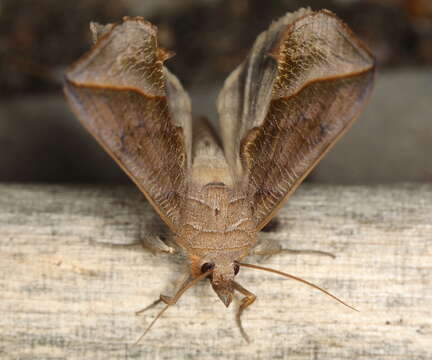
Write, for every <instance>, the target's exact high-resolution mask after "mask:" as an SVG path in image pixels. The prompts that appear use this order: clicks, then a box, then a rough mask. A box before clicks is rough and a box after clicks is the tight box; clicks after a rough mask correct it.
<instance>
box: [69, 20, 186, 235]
mask: <svg viewBox="0 0 432 360" xmlns="http://www.w3.org/2000/svg"><path fill="white" fill-rule="evenodd" d="M92 31H93V36H94V40H95V42H96V43H95V45H94V46H93V48H92V50H91V51H90V52H89V53H88V54H87V55H86V56H84V57H83V58H82V59H81V60H80V61H78V62H77V63H76V64H75V65H74V66H72V68H71V69H69V70H68V71H67V73H66V79H65V86H64V91H65V94H66V97H67V99H68V101H69V104H70V105H71V107H72V109H73V110H74V112H75V114H76V115H77V116H78V118H79V119H80V120H81V122H82V123H83V125H84V126H85V127H86V128H87V129H88V130H89V131H90V133H91V134H92V135H93V136H94V137H95V138H96V140H97V141H98V142H99V143H100V144H101V145H102V146H103V147H104V148H105V150H106V151H107V152H108V153H109V154H110V155H111V156H112V157H113V158H114V160H115V161H116V162H117V163H118V164H119V165H120V166H121V167H122V168H123V170H124V171H125V172H126V173H127V174H128V175H129V176H130V177H131V179H132V180H133V181H134V182H135V183H136V184H137V186H138V187H139V188H140V189H141V191H142V192H143V193H144V194H145V196H146V197H147V199H148V200H149V202H150V203H151V204H152V206H153V207H154V208H155V210H156V211H157V212H158V213H159V215H160V216H161V218H162V219H163V220H164V221H165V223H166V224H167V225H168V226H169V227H170V228H171V229H172V230H173V231H176V228H177V227H178V225H179V224H178V222H179V217H180V214H179V213H180V204H181V201H182V192H183V191H184V186H185V178H186V175H187V172H188V168H189V163H190V161H191V159H190V158H191V105H190V100H189V97H188V95H187V94H186V92H185V91H184V90H183V88H182V86H181V84H180V82H179V81H178V80H177V78H176V77H175V76H174V75H172V74H171V73H170V72H169V71H168V70H167V69H166V68H165V67H164V66H163V61H164V60H165V59H166V58H167V57H168V56H169V53H167V52H166V51H164V50H163V49H161V48H159V47H158V44H157V29H156V27H155V26H153V25H152V24H150V23H149V22H146V21H145V20H143V19H142V18H125V19H124V21H123V23H122V24H118V25H115V24H108V25H105V26H103V25H98V24H92Z"/></svg>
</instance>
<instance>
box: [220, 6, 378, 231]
mask: <svg viewBox="0 0 432 360" xmlns="http://www.w3.org/2000/svg"><path fill="white" fill-rule="evenodd" d="M373 77H374V60H373V57H372V56H371V54H370V53H369V51H368V50H367V49H366V48H365V47H364V46H363V45H362V43H361V42H360V41H359V40H358V39H357V38H356V37H355V36H354V35H353V34H352V32H351V31H350V30H349V29H348V27H347V26H346V25H345V24H344V23H342V21H340V20H339V19H338V18H337V17H336V16H335V15H333V14H332V13H330V12H329V11H325V10H324V11H320V12H313V11H311V10H308V9H302V10H299V11H297V12H295V13H292V14H287V15H286V16H284V17H283V18H281V19H280V20H278V21H277V22H275V23H274V24H272V26H271V27H270V28H269V29H268V30H267V31H266V32H264V33H262V34H261V35H260V36H259V37H258V38H257V40H256V42H255V44H254V46H253V48H252V51H251V53H250V54H249V56H248V58H247V59H246V61H245V62H244V63H242V64H241V65H240V66H239V67H238V68H237V69H236V70H235V71H234V72H233V73H232V74H231V75H230V76H229V77H228V79H227V80H226V82H225V85H224V88H223V90H222V91H221V93H220V95H219V98H218V111H219V118H220V122H221V130H222V140H223V145H224V151H225V156H226V158H227V161H228V163H229V165H230V168H231V171H232V173H233V176H234V178H235V179H236V180H237V182H239V183H240V184H241V185H240V186H243V187H246V188H247V190H248V192H249V194H250V196H251V197H252V199H253V201H254V207H255V219H256V222H257V228H258V229H261V228H262V227H263V226H264V225H265V224H266V223H267V222H268V221H269V220H270V219H271V218H272V216H274V212H275V211H276V210H277V209H278V208H279V207H280V206H281V205H282V204H283V202H284V201H285V200H286V199H287V198H288V197H289V195H290V194H291V193H292V192H293V191H294V190H295V189H296V187H297V186H298V185H299V184H300V183H301V181H302V180H303V179H304V178H305V176H306V175H307V174H308V173H309V172H310V171H311V170H312V169H313V167H314V166H315V165H316V163H317V162H318V161H319V160H320V159H321V157H322V156H323V155H324V154H325V153H326V152H327V151H328V150H329V149H330V147H331V146H332V145H333V144H334V143H335V142H336V140H337V139H338V138H339V137H340V136H341V135H342V134H343V133H344V132H345V131H346V130H347V129H348V127H349V126H350V125H351V124H352V122H353V120H354V119H355V118H356V117H357V116H358V115H359V113H360V111H361V109H362V107H363V105H364V103H365V101H366V99H367V97H368V95H369V93H370V90H371V88H372V83H373Z"/></svg>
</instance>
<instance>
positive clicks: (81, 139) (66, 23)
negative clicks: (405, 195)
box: [0, 0, 432, 183]
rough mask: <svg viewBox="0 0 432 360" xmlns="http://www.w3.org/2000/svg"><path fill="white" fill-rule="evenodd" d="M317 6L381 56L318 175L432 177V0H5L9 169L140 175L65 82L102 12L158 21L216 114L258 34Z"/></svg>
mask: <svg viewBox="0 0 432 360" xmlns="http://www.w3.org/2000/svg"><path fill="white" fill-rule="evenodd" d="M305 6H310V7H312V9H314V10H318V9H321V8H327V9H330V10H332V11H334V12H335V13H336V14H337V15H338V16H339V17H341V18H342V19H343V20H344V21H345V22H347V23H348V24H349V25H350V27H352V29H353V30H354V32H355V33H356V34H357V35H358V36H360V37H361V38H362V39H363V40H364V41H365V42H366V43H367V44H368V45H369V47H370V48H371V50H372V51H373V53H374V54H375V56H376V58H377V62H378V66H379V71H378V76H377V82H376V87H375V90H374V93H373V94H372V99H371V102H370V104H369V106H368V108H367V109H366V111H365V114H364V115H363V116H362V118H361V119H360V120H359V122H358V123H357V124H356V125H355V126H354V127H353V128H352V130H351V131H350V132H349V134H348V135H347V136H346V137H344V139H342V141H341V142H340V143H339V144H338V145H337V146H336V147H335V148H334V150H332V151H331V152H330V154H329V155H328V156H327V157H326V158H325V159H324V160H323V162H322V163H321V164H320V165H319V166H318V168H317V169H316V170H315V171H314V172H313V173H312V174H311V176H310V177H309V180H312V181H322V182H331V183H382V182H400V181H432V1H431V0H370V1H366V0H310V1H307V0H280V1H275V0H272V1H270V0H267V1H262V0H181V1H180V0H178V1H177V0H147V1H146V0H78V1H70V2H67V1H58V0H37V1H25V0H18V1H17V0H3V1H0V181H44V182H47V181H48V182H75V183H76V182H81V183H83V182H127V181H128V179H127V178H126V176H125V175H123V174H122V172H121V171H120V170H119V169H118V168H117V166H116V165H115V164H114V162H113V161H112V160H111V159H110V158H109V157H108V155H106V154H105V153H104V152H103V151H102V150H101V149H100V148H99V146H98V145H97V144H96V142H95V141H94V140H93V139H92V138H91V137H90V135H88V134H87V133H86V132H85V131H84V130H83V129H82V128H81V126H80V125H79V123H78V121H77V120H76V119H75V118H74V117H73V116H72V114H71V113H70V111H69V109H68V107H67V105H66V103H65V101H64V99H63V95H62V91H61V82H62V77H63V72H64V70H65V69H66V67H67V66H68V65H69V64H71V63H72V62H74V61H75V60H77V59H78V58H79V57H80V56H81V55H82V54H83V53H84V52H86V51H87V50H88V49H89V47H90V43H91V38H90V32H89V29H88V23H89V22H90V21H91V20H92V21H97V22H101V23H105V22H116V21H119V20H120V19H121V18H122V17H123V16H125V15H129V16H131V15H140V16H143V17H145V18H146V19H147V20H150V21H151V22H152V23H154V24H155V25H157V26H158V28H159V35H160V36H159V37H160V43H161V45H162V46H163V47H165V48H168V49H170V50H173V51H175V53H176V54H177V55H176V56H175V57H174V58H172V59H170V60H169V61H168V62H167V63H166V65H167V66H168V67H169V68H170V69H171V70H172V71H173V72H174V73H175V74H176V75H177V76H178V77H179V78H180V80H181V81H182V83H183V85H184V86H185V87H186V89H187V90H188V91H189V92H190V94H191V96H192V101H193V108H194V113H195V114H205V115H207V116H208V117H210V118H211V119H212V120H216V119H217V116H216V109H215V105H214V104H215V97H216V95H217V93H218V91H219V90H220V88H221V86H222V83H223V81H224V79H225V78H226V76H227V75H228V74H229V73H230V72H231V71H232V70H233V69H234V68H235V66H237V65H238V64H239V63H240V62H241V61H242V60H243V59H244V57H245V56H246V54H247V52H248V50H249V48H250V46H251V45H252V43H253V41H254V39H255V38H256V36H257V35H258V34H259V33H260V32H261V31H263V30H265V29H266V28H267V27H268V25H269V24H270V22H271V21H272V20H275V19H277V18H278V17H280V16H282V15H283V14H284V13H286V12H287V11H295V10H297V9H298V8H299V7H305Z"/></svg>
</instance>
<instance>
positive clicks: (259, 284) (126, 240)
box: [0, 184, 432, 360]
mask: <svg viewBox="0 0 432 360" xmlns="http://www.w3.org/2000/svg"><path fill="white" fill-rule="evenodd" d="M278 219H279V225H278V226H277V227H276V229H274V230H273V231H270V232H266V233H263V236H265V237H268V238H272V239H276V240H279V241H280V242H281V243H282V244H283V245H284V246H285V247H288V248H293V249H300V248H308V249H317V250H324V251H330V252H333V253H334V254H335V255H336V256H337V257H336V259H330V258H326V257H317V256H311V255H279V256H274V257H272V258H271V259H269V260H266V261H263V262H262V263H261V264H263V265H266V266H271V267H274V268H276V269H280V270H284V271H287V272H290V273H292V274H294V275H299V276H302V277H304V278H305V279H306V280H309V281H312V282H314V283H316V284H317V285H320V286H323V287H324V288H326V289H327V290H329V291H331V292H333V293H334V294H336V295H337V296H340V297H341V298H342V299H344V300H346V301H347V302H348V303H350V304H351V305H353V306H355V307H357V308H358V309H359V310H360V312H359V313H356V312H354V311H351V310H349V309H347V308H345V307H343V306H342V305H340V304H339V303H336V302H335V301H334V300H332V299H330V298H328V297H326V296H324V295H323V294H321V293H319V292H317V291H316V290H314V289H311V288H309V287H306V286H305V285H303V284H300V283H296V282H294V281H291V280H287V279H283V278H280V277H277V276H276V275H273V274H269V273H264V272H259V271H256V270H252V269H241V273H240V274H239V276H238V280H239V282H240V283H241V284H243V286H245V287H246V288H247V289H249V290H251V291H252V292H254V293H256V294H257V295H258V300H257V301H256V303H255V304H253V305H252V306H251V308H250V309H249V310H248V311H246V312H245V314H244V317H243V320H244V326H245V329H246V331H247V332H248V333H249V335H250V337H251V338H252V339H253V342H252V343H251V344H247V343H246V342H245V341H244V340H243V339H242V338H241V336H240V334H239V331H238V329H237V328H236V325H235V321H234V310H235V306H236V303H233V304H232V305H231V307H230V308H229V309H226V308H225V307H224V306H223V304H222V303H221V302H220V300H219V299H218V298H217V297H216V295H215V294H214V293H213V291H212V289H211V288H210V286H209V284H208V283H207V282H203V283H202V284H199V285H198V286H197V287H195V288H193V289H191V290H189V291H188V292H187V293H186V294H185V295H184V296H183V298H182V299H181V300H180V301H179V303H178V304H177V305H176V306H175V307H173V308H171V309H169V310H168V312H166V313H165V315H164V317H163V318H162V319H161V320H160V321H159V322H158V323H157V324H156V325H155V327H154V328H153V329H152V331H151V332H150V333H149V334H148V336H147V337H146V338H144V340H143V341H142V342H141V343H140V344H138V345H134V342H135V341H136V340H137V338H138V337H139V336H140V334H141V333H142V331H143V329H144V327H145V325H146V324H148V323H149V321H151V319H152V318H153V316H154V314H155V313H156V309H153V310H152V311H150V312H149V313H146V314H144V315H142V316H138V317H137V316H135V314H134V312H135V311H136V310H139V309H141V308H142V307H144V306H146V305H148V304H149V303H151V302H152V301H153V300H155V299H156V298H157V297H158V296H159V293H161V292H162V293H165V294H172V292H173V290H174V288H175V285H176V284H177V283H178V281H179V280H180V279H181V278H182V275H181V272H182V271H183V269H184V265H182V263H181V262H179V261H178V259H177V258H173V257H172V256H169V255H157V256H155V255H152V254H149V253H148V252H145V251H144V250H143V249H142V248H141V246H140V245H130V246H122V245H113V244H133V243H136V242H137V241H138V240H139V239H140V237H142V236H145V234H146V233H148V232H153V233H157V232H158V231H160V230H159V229H160V224H159V222H158V220H157V216H156V215H154V213H153V212H152V210H151V209H150V208H149V206H148V205H147V203H146V202H145V200H144V199H143V197H142V196H141V195H140V194H139V192H138V191H137V190H135V189H134V188H133V187H130V188H129V187H100V186H99V187H98V186H93V187H90V186H53V185H14V184H8V185H7V184H3V185H0V271H1V274H2V276H1V282H0V358H1V359H152V360H157V359H183V358H188V359H234V358H235V359H270V358H271V359H275V358H277V359H315V360H316V359H392V360H393V359H410V360H418V359H431V357H432V272H431V270H432V184H431V185H426V184H423V185H422V184H408V185H390V186H378V187H366V186H351V187H337V186H317V185H303V186H302V187H301V188H300V189H299V190H298V191H297V193H296V194H295V195H294V196H293V197H292V198H291V199H290V200H289V202H288V204H287V206H285V207H284V208H283V209H282V211H281V212H280V213H279V217H278Z"/></svg>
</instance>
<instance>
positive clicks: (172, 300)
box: [135, 269, 213, 345]
mask: <svg viewBox="0 0 432 360" xmlns="http://www.w3.org/2000/svg"><path fill="white" fill-rule="evenodd" d="M212 272H213V269H210V270H209V271H207V272H205V273H203V274H201V275H200V276H198V277H196V278H195V279H192V280H190V281H187V282H186V283H185V284H183V286H182V287H181V288H180V289H179V290H178V291H177V293H176V294H175V295H174V296H173V297H170V296H164V295H161V296H160V299H159V300H156V301H155V302H154V303H153V304H151V305H150V306H148V307H146V308H145V309H144V310H141V311H139V313H141V312H143V311H145V310H147V309H148V308H149V307H152V306H154V305H156V304H157V303H159V302H161V301H163V302H164V303H165V304H166V305H165V307H164V308H163V309H162V310H161V311H159V314H157V315H156V317H155V318H154V319H153V321H152V322H151V323H150V325H149V326H147V328H146V329H145V330H144V332H143V334H142V335H141V336H140V337H139V338H138V340H137V341H136V342H135V345H136V344H138V343H139V342H140V341H141V339H142V338H143V337H144V336H146V334H147V333H148V332H149V331H150V329H151V328H152V327H153V325H154V324H155V322H156V321H157V320H158V319H159V318H160V317H161V316H162V315H163V313H164V312H165V311H167V310H168V308H169V307H170V306H171V305H175V304H176V303H177V301H178V300H179V299H180V298H181V296H182V295H183V294H184V293H185V292H186V290H188V289H190V288H191V287H193V286H194V285H195V284H197V283H198V282H199V281H201V280H203V279H205V278H206V277H207V276H209V275H210V274H211V273H212Z"/></svg>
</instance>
